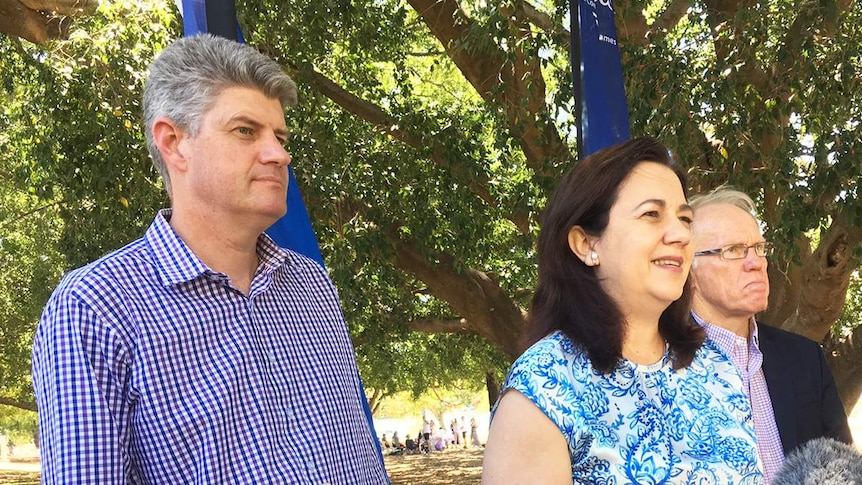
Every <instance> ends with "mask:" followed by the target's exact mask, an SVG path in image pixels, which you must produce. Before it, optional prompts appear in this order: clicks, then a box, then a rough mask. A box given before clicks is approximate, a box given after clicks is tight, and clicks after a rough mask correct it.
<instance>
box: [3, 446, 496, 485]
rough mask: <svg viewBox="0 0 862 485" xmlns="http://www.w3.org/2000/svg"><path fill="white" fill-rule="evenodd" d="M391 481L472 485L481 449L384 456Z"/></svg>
mask: <svg viewBox="0 0 862 485" xmlns="http://www.w3.org/2000/svg"><path fill="white" fill-rule="evenodd" d="M385 461H386V470H387V471H388V472H389V476H390V478H391V479H392V485H414V484H422V485H468V484H469V485H474V484H478V483H479V482H480V481H481V479H482V450H481V449H472V450H463V449H454V450H445V451H442V452H439V453H431V454H427V455H404V456H386V457H385ZM38 483H39V474H38V473H32V472H24V471H12V470H0V484H2V485H13V484H14V485H25V484H26V485H36V484H38Z"/></svg>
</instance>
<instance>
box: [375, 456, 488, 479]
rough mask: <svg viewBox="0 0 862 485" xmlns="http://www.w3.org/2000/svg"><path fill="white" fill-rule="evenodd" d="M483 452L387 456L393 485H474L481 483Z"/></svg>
mask: <svg viewBox="0 0 862 485" xmlns="http://www.w3.org/2000/svg"><path fill="white" fill-rule="evenodd" d="M482 451H483V450H482V449H468V450H464V449H452V450H444V451H442V452H439V453H430V454H422V455H403V456H386V457H385V461H386V470H387V471H388V472H389V477H390V478H391V479H392V485H414V484H423V485H468V484H469V485H474V484H478V483H479V482H481V481H482Z"/></svg>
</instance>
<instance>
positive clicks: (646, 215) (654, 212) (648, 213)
mask: <svg viewBox="0 0 862 485" xmlns="http://www.w3.org/2000/svg"><path fill="white" fill-rule="evenodd" d="M644 217H659V213H658V211H649V212H644Z"/></svg>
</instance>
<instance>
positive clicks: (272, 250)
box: [144, 209, 289, 286]
mask: <svg viewBox="0 0 862 485" xmlns="http://www.w3.org/2000/svg"><path fill="white" fill-rule="evenodd" d="M171 213H172V210H171V209H162V210H160V211H159V213H158V214H156V218H155V219H154V220H153V223H152V224H151V225H150V227H149V229H147V232H146V234H145V235H144V239H145V240H146V242H147V244H149V246H150V250H151V251H152V255H153V259H154V261H155V264H156V267H157V268H158V273H159V278H160V279H161V280H162V284H163V285H164V286H172V285H176V284H179V283H183V282H186V281H191V280H193V279H195V278H197V277H199V276H201V275H204V274H217V273H216V272H215V271H213V270H212V269H210V268H209V267H208V266H207V265H206V264H205V263H204V262H203V261H201V260H200V259H199V258H198V257H197V256H196V255H195V253H194V252H192V250H191V248H189V247H188V245H186V243H185V242H184V241H183V240H182V239H181V238H180V237H179V236H178V235H177V233H176V232H174V230H173V228H171V225H170V223H169V221H170V220H171ZM257 254H258V256H260V266H261V268H262V272H263V273H266V274H269V273H272V272H273V271H275V270H276V269H277V268H279V267H280V266H282V265H284V264H289V258H288V255H287V252H286V251H285V250H284V249H282V248H281V247H279V246H278V245H277V244H276V243H275V241H273V240H272V238H270V237H269V236H267V235H266V234H261V235H260V237H259V238H258V240H257Z"/></svg>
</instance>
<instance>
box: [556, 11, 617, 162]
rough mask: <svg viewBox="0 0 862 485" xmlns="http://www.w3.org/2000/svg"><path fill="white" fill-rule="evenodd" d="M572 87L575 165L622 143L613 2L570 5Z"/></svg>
mask: <svg viewBox="0 0 862 485" xmlns="http://www.w3.org/2000/svg"><path fill="white" fill-rule="evenodd" d="M569 9H570V10H569V13H570V22H571V32H572V39H571V43H570V46H571V56H572V84H573V92H574V97H575V111H576V113H575V119H576V122H577V126H578V159H582V158H584V157H586V156H588V155H590V154H591V153H593V152H595V151H597V150H600V149H602V148H605V147H607V146H610V145H613V144H616V143H619V142H622V141H625V140H628V139H629V138H630V137H631V134H630V131H629V114H628V105H627V103H626V92H625V85H624V83H623V71H622V62H621V60H620V49H619V40H618V38H617V31H616V26H615V25H614V7H613V0H570V1H569Z"/></svg>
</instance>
